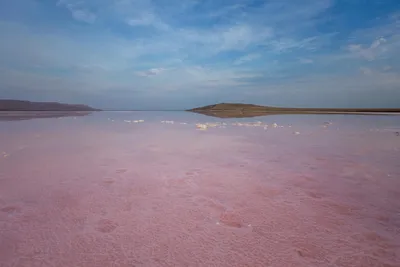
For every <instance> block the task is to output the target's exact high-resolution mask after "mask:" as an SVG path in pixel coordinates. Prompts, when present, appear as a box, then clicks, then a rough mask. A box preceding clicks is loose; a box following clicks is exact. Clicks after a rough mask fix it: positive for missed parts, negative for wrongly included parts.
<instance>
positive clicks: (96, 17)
mask: <svg viewBox="0 0 400 267" xmlns="http://www.w3.org/2000/svg"><path fill="white" fill-rule="evenodd" d="M0 98H6V99H22V100H31V101H58V102H65V103H77V104H78V103H82V104H88V105H91V106H93V107H97V108H102V109H156V110H162V109H189V108H193V107H198V106H203V105H209V104H215V103H220V102H241V103H253V104H260V105H269V106H287V107H339V108H340V107H365V108H367V107H371V108H378V107H388V108H389V107H390V108H400V1H399V0H318V1H316V0H242V1H235V0H225V1H224V0H12V1H1V2H0Z"/></svg>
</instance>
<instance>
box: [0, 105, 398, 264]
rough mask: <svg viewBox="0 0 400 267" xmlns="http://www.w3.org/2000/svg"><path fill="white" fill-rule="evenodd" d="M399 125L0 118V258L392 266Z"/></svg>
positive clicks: (371, 119) (375, 121) (291, 118)
mask: <svg viewBox="0 0 400 267" xmlns="http://www.w3.org/2000/svg"><path fill="white" fill-rule="evenodd" d="M134 120H144V122H140V123H135V122H133V121H134ZM165 120H167V121H174V123H165V122H164V123H162V122H161V121H165ZM257 121H260V122H258V123H256V122H257ZM207 122H209V123H216V122H221V123H225V124H226V125H222V124H218V125H214V127H208V128H207V129H206V130H199V129H197V128H196V123H207ZM324 122H331V124H327V123H326V124H324ZM184 123H186V124H184ZM238 123H240V124H238ZM273 123H277V124H278V126H277V127H276V128H275V127H273V126H272V124H273ZM250 124H251V125H253V126H250ZM265 124H268V125H269V126H268V127H265ZM398 131H400V116H372V115H371V116H369V115H368V116H357V115H281V116H266V117H257V118H250V119H218V118H212V117H206V116H202V115H197V114H191V113H185V112H164V113H163V112H98V113H93V114H91V115H88V116H84V117H63V118H42V119H32V120H23V121H0V266H1V267H3V266H4V267H6V266H18V267H20V266H21V267H23V266H30V267H33V266H57V267H63V266H65V267H67V266H68V267H71V266H74V267H75V266H76V267H80V266H82V267H91V266H96V267H97V266H229V267H231V266H296V267H302V266H304V267H311V266H330V267H334V266H352V267H356V266H360V267H368V266H374V267H378V266H386V267H395V266H400V201H399V200H400V136H397V134H396V132H398Z"/></svg>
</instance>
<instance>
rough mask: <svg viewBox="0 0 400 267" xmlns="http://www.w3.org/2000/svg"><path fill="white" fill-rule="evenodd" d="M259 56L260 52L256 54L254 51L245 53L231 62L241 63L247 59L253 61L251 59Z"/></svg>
mask: <svg viewBox="0 0 400 267" xmlns="http://www.w3.org/2000/svg"><path fill="white" fill-rule="evenodd" d="M259 58H261V54H256V53H253V54H248V55H245V56H242V57H240V58H238V59H236V60H235V61H234V62H233V64H235V65H241V64H243V63H246V62H249V61H253V60H256V59H259Z"/></svg>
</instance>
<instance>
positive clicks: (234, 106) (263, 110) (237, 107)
mask: <svg viewBox="0 0 400 267" xmlns="http://www.w3.org/2000/svg"><path fill="white" fill-rule="evenodd" d="M187 111H189V112H195V113H199V114H203V115H207V116H213V117H218V118H248V117H257V116H266V115H277V114H371V113H372V114H375V113H376V114H377V113H386V114H400V108H397V109H395V108H379V109H371V108H344V109H341V108H286V107H270V106H260V105H253V104H243V103H219V104H215V105H208V106H204V107H199V108H194V109H189V110H187Z"/></svg>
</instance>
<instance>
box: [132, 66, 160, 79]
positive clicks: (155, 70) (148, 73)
mask: <svg viewBox="0 0 400 267" xmlns="http://www.w3.org/2000/svg"><path fill="white" fill-rule="evenodd" d="M164 71H166V69H164V68H152V69H149V70H145V71H138V72H137V73H136V74H137V75H139V76H144V77H149V76H154V75H158V74H161V73H162V72H164Z"/></svg>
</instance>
